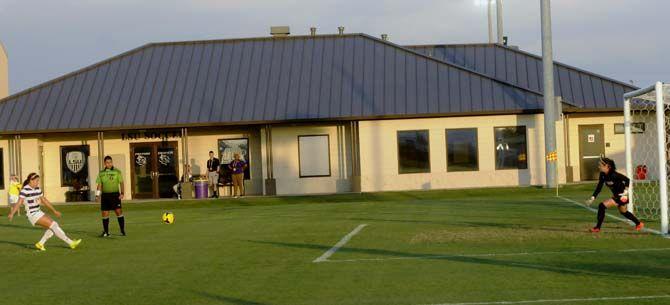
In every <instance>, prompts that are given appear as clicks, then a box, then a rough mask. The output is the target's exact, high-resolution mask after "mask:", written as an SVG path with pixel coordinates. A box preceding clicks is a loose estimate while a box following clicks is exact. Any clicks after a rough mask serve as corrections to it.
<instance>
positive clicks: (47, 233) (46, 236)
mask: <svg viewBox="0 0 670 305" xmlns="http://www.w3.org/2000/svg"><path fill="white" fill-rule="evenodd" d="M52 236H54V232H52V231H51V230H46V231H44V235H42V239H40V244H41V245H44V244H45V243H46V242H47V240H49V238H51V237H52Z"/></svg>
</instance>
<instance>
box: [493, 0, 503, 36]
mask: <svg viewBox="0 0 670 305" xmlns="http://www.w3.org/2000/svg"><path fill="white" fill-rule="evenodd" d="M495 1H496V20H497V21H498V26H497V28H498V43H499V44H504V42H503V39H504V34H503V6H502V0H495Z"/></svg>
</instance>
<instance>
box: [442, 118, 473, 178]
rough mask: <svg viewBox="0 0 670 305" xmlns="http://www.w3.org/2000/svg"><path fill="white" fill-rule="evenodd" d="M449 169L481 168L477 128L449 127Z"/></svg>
mask: <svg viewBox="0 0 670 305" xmlns="http://www.w3.org/2000/svg"><path fill="white" fill-rule="evenodd" d="M446 136H447V171H449V172H462V171H476V170H479V152H478V150H477V129H475V128H468V129H447V131H446Z"/></svg>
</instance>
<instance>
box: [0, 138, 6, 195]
mask: <svg viewBox="0 0 670 305" xmlns="http://www.w3.org/2000/svg"><path fill="white" fill-rule="evenodd" d="M4 189H5V153H4V151H3V150H2V148H0V190H4Z"/></svg>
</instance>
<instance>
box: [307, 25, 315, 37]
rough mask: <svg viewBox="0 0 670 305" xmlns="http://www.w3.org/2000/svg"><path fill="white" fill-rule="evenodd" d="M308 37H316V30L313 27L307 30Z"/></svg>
mask: <svg viewBox="0 0 670 305" xmlns="http://www.w3.org/2000/svg"><path fill="white" fill-rule="evenodd" d="M309 35H310V36H316V28H315V27H311V28H309Z"/></svg>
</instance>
